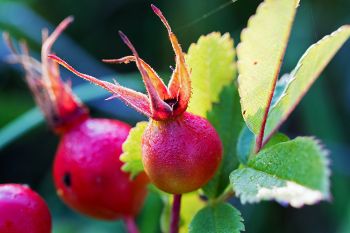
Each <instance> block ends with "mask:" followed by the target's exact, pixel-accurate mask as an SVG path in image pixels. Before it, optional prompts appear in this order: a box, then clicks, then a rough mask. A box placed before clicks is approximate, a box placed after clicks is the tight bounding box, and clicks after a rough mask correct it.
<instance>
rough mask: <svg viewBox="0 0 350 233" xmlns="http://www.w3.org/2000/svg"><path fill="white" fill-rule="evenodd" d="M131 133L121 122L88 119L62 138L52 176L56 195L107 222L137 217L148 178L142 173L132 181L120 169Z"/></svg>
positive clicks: (75, 207) (80, 210)
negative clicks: (123, 147) (123, 145)
mask: <svg viewBox="0 0 350 233" xmlns="http://www.w3.org/2000/svg"><path fill="white" fill-rule="evenodd" d="M129 130H130V126H129V125H127V124H125V123H123V122H120V121H116V120H109V119H91V118H89V119H87V120H85V121H83V122H82V123H81V124H79V125H76V126H75V127H73V128H72V129H71V130H70V131H68V132H67V133H65V134H64V135H63V137H62V139H61V141H60V144H59V147H58V150H57V153H56V157H55V161H54V171H53V175H54V180H55V185H56V188H57V193H58V195H59V196H60V197H61V198H62V199H63V200H64V202H65V203H67V205H69V206H70V207H72V208H73V209H75V210H78V211H79V212H81V213H84V214H87V215H89V216H92V217H95V218H99V219H105V220H112V219H116V218H121V217H126V216H135V215H137V213H138V212H139V210H140V209H141V207H142V204H143V200H144V197H145V195H146V185H147V183H148V179H147V177H146V176H145V174H144V173H143V174H140V175H139V176H137V177H136V178H135V179H134V180H132V181H131V180H130V178H129V176H130V175H129V174H127V173H125V172H123V171H122V170H121V169H120V168H121V166H122V162H121V161H120V160H119V156H120V154H121V153H122V149H121V148H122V144H123V142H124V141H125V139H126V138H127V136H128V133H129Z"/></svg>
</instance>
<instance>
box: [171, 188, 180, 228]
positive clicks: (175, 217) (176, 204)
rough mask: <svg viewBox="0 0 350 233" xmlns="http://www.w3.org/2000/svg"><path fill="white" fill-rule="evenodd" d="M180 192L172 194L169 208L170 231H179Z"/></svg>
mask: <svg viewBox="0 0 350 233" xmlns="http://www.w3.org/2000/svg"><path fill="white" fill-rule="evenodd" d="M181 197H182V195H181V194H174V201H173V208H172V209H171V222H170V233H178V232H179V222H180V208H181Z"/></svg>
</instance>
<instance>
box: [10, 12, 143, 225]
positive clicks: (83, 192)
mask: <svg viewBox="0 0 350 233" xmlns="http://www.w3.org/2000/svg"><path fill="white" fill-rule="evenodd" d="M72 20H73V19H72V17H68V18H66V19H65V20H64V21H63V22H62V23H60V24H59V26H58V27H57V28H56V29H55V30H54V31H53V33H52V34H51V35H48V33H47V32H46V31H44V32H43V46H42V51H41V63H40V62H39V61H37V60H35V59H34V58H32V57H30V55H29V52H28V49H27V46H26V44H24V43H22V44H21V52H18V51H17V50H16V49H15V48H14V46H12V44H11V40H10V39H9V38H7V41H8V44H9V47H10V48H12V51H13V55H12V60H14V61H16V62H19V63H21V64H22V65H23V67H24V69H25V71H26V81H27V83H28V86H29V87H30V89H31V91H32V92H33V94H34V97H35V100H36V103H37V105H38V106H39V107H40V108H41V110H42V112H43V113H44V116H45V118H46V120H47V122H48V123H49V125H50V126H51V128H52V129H53V130H54V132H55V133H57V134H58V135H59V136H60V139H61V140H60V143H59V147H58V150H57V153H56V157H55V161H54V165H53V176H54V181H55V185H56V189H57V193H58V195H59V196H60V197H61V198H62V200H63V201H64V202H65V203H66V204H67V205H69V206H70V207H72V208H73V209H75V210H77V211H79V212H80V213H83V214H86V215H88V216H91V217H95V218H99V219H105V220H112V219H117V218H125V219H126V218H130V217H133V216H135V215H137V214H138V212H139V210H140V209H141V207H142V204H143V201H144V199H145V196H146V194H147V189H146V188H147V184H148V178H147V176H146V175H145V174H144V173H143V174H140V175H139V176H138V177H136V178H135V179H134V180H130V179H129V176H130V175H129V174H127V173H124V172H123V171H122V170H121V166H122V162H121V161H120V160H119V156H120V155H121V153H122V144H123V142H124V141H125V139H126V138H127V136H128V133H129V130H130V126H129V125H128V124H126V123H123V122H120V121H117V120H109V119H94V118H90V116H89V112H88V109H87V108H86V107H85V106H84V105H83V104H82V103H81V102H80V100H79V99H78V98H77V97H76V96H75V95H74V94H73V93H72V90H71V88H70V86H69V85H68V84H66V83H64V82H63V81H62V79H61V77H60V73H59V66H58V64H57V63H56V62H54V61H52V60H50V59H48V54H49V53H51V47H52V45H53V43H54V42H55V41H56V40H57V38H58V36H59V35H60V34H61V33H62V31H63V30H64V29H65V28H66V27H67V26H68V25H69V24H70V23H71V22H72Z"/></svg>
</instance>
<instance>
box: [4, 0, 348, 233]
mask: <svg viewBox="0 0 350 233" xmlns="http://www.w3.org/2000/svg"><path fill="white" fill-rule="evenodd" d="M259 2H260V1H256V0H239V1H237V2H236V3H233V4H228V1H226V0H191V1H188V0H177V1H169V0H168V1H166V0H160V1H156V0H154V1H146V0H99V1H97V0H89V1H88V0H80V1H71V0H56V1H50V0H27V1H24V0H23V1H4V0H0V31H9V32H10V33H11V34H12V35H13V36H14V37H15V38H17V39H26V40H27V41H28V42H29V44H30V47H31V49H32V53H33V54H34V55H36V56H37V55H38V54H39V48H40V36H41V28H43V27H49V28H50V29H52V28H53V25H57V24H58V23H59V22H60V21H61V20H62V19H63V18H65V17H66V16H68V15H74V16H75V22H74V23H73V25H72V26H70V27H69V29H68V30H67V31H66V33H65V34H64V36H62V37H61V38H60V39H59V40H58V42H57V44H56V45H55V46H54V51H55V52H56V53H57V54H58V55H60V56H62V57H64V58H65V59H67V60H68V61H69V62H70V63H71V64H72V65H75V66H77V67H79V69H80V70H81V71H84V72H86V73H89V74H93V75H96V76H99V77H109V78H110V77H111V76H115V77H116V78H117V79H118V81H120V82H121V83H122V84H123V85H126V86H131V87H133V88H138V89H141V88H142V85H141V82H140V80H139V78H138V76H137V75H136V76H135V75H134V73H135V72H136V69H135V66H134V65H119V66H116V65H114V66H111V65H105V64H102V63H101V62H100V60H101V59H102V58H117V57H121V56H124V55H128V54H130V52H129V51H128V49H127V48H126V46H125V45H123V43H121V41H120V39H119V38H118V36H117V31H118V30H122V31H124V33H126V34H127V35H128V36H129V37H130V39H131V40H132V41H133V43H134V45H135V46H136V48H137V49H138V51H139V53H140V55H141V56H142V57H143V58H144V59H145V60H146V61H148V62H149V63H150V64H151V65H152V66H153V67H154V68H155V69H156V70H158V71H159V72H161V73H162V72H163V73H169V72H170V68H169V66H170V65H173V63H174V62H173V58H174V55H173V52H172V50H171V47H170V44H169V41H168V39H167V34H166V31H165V29H164V28H163V26H162V24H161V23H160V21H159V20H158V18H157V17H156V16H155V15H154V14H153V12H152V10H151V9H150V7H149V5H150V3H154V4H156V5H157V6H158V7H160V8H161V9H162V10H163V12H164V14H165V15H166V17H167V18H168V20H169V21H170V24H171V25H172V27H173V29H174V31H175V32H176V34H177V36H178V38H179V40H180V42H181V43H182V46H183V48H184V50H185V51H186V50H187V48H188V47H189V45H190V44H191V43H192V42H195V41H197V39H198V37H199V36H200V35H202V34H207V33H209V32H212V31H220V32H222V33H224V32H230V33H231V35H232V36H233V37H234V39H235V43H238V42H239V33H240V31H241V30H242V29H243V28H244V27H245V25H246V22H247V20H248V18H249V16H250V15H252V14H253V13H254V12H255V9H256V7H257V6H258V4H259ZM224 6H225V7H224ZM211 13H213V14H211ZM349 23H350V1H349V0H332V1H329V0H304V1H302V2H301V7H300V9H299V12H298V14H297V18H296V22H295V25H294V28H293V33H292V37H291V40H290V43H289V47H288V50H287V55H286V58H285V63H284V66H283V69H282V73H284V72H289V71H291V70H292V69H293V68H294V66H295V65H296V63H297V61H298V59H299V58H300V56H301V55H302V54H303V53H304V51H305V50H306V49H307V48H308V46H310V45H311V44H312V43H314V42H316V41H317V40H319V39H320V38H322V37H323V36H324V35H326V34H329V33H331V32H332V31H334V30H336V29H337V28H338V27H339V26H341V25H343V24H349ZM7 55H8V50H7V49H6V48H5V46H4V44H3V42H2V41H0V77H1V78H0V129H5V127H7V128H6V129H7V130H8V131H7V134H6V135H10V134H11V133H20V132H21V131H23V132H26V133H24V134H23V135H21V137H19V138H16V139H15V140H10V139H11V138H10V137H9V136H8V137H7V138H4V137H1V136H0V142H1V140H2V142H5V140H8V141H7V142H8V143H7V145H6V146H4V147H2V148H0V183H8V182H15V183H26V184H29V185H30V186H31V187H33V188H34V189H35V190H38V191H39V193H40V194H42V195H43V196H44V197H45V199H46V200H47V201H48V204H49V206H50V209H51V211H52V213H53V217H54V233H71V232H72V233H73V232H74V233H90V232H91V233H104V232H106V233H107V232H125V230H124V227H123V224H122V223H121V222H101V221H95V220H91V219H88V218H86V217H83V216H81V215H78V214H76V213H74V212H72V211H71V210H69V209H68V208H66V207H65V206H64V205H63V204H62V203H61V201H60V200H58V198H57V197H56V195H55V191H54V188H53V184H52V178H51V164H52V160H53V156H54V153H55V148H56V145H57V142H58V139H57V138H56V137H55V135H53V134H52V133H51V132H50V131H49V129H48V128H47V127H46V125H45V124H43V123H40V119H41V116H40V114H38V112H37V111H35V110H34V111H32V112H30V113H29V114H27V115H25V117H24V118H23V117H22V120H21V121H17V122H16V124H14V125H12V126H9V124H10V123H12V124H13V123H14V120H15V119H17V118H18V117H19V116H21V115H22V114H24V113H26V112H27V111H29V110H31V109H32V108H33V107H34V102H33V100H32V97H31V95H30V93H29V91H28V89H27V87H26V85H25V83H24V81H23V77H22V76H23V74H22V72H21V69H20V67H18V66H13V65H9V64H6V63H5V62H4V58H5V57H6V56H7ZM63 76H64V77H65V78H68V79H70V78H72V77H73V75H72V74H69V73H67V72H65V71H63ZM72 82H73V85H74V86H79V88H78V92H79V95H80V96H81V97H83V98H84V99H85V100H88V101H87V104H88V105H89V107H91V109H92V115H93V116H96V117H100V116H103V117H115V118H119V119H122V120H125V121H128V122H129V123H131V124H135V122H137V121H138V120H140V119H142V118H143V117H142V116H140V115H139V114H137V113H136V112H134V111H133V110H130V109H128V108H126V107H125V106H124V105H123V104H122V103H120V102H119V101H118V100H111V101H104V99H105V98H106V97H107V93H106V92H104V91H102V90H100V89H98V88H95V87H93V86H92V85H86V84H85V86H84V85H83V86H81V84H84V82H82V81H81V80H79V79H77V78H72ZM349 120H350V43H349V42H348V43H347V44H346V45H345V46H344V47H343V48H342V50H341V51H340V52H339V53H338V54H337V56H336V57H335V59H334V60H333V61H332V63H331V64H330V65H329V66H328V68H327V69H326V70H325V72H324V73H323V74H322V77H321V78H320V79H319V80H318V81H317V82H316V84H315V85H314V86H313V87H312V89H311V91H310V92H309V93H308V94H307V95H306V97H305V98H304V99H303V101H302V102H301V104H300V105H299V106H298V108H297V109H296V111H295V112H294V113H293V114H292V116H291V118H290V119H289V121H288V122H287V123H286V124H285V126H284V128H283V131H284V132H285V133H287V134H288V135H289V136H290V137H295V136H296V135H315V136H316V137H318V138H320V139H321V140H322V142H323V143H324V144H325V145H326V147H327V148H328V149H329V150H330V151H331V160H332V164H331V166H332V187H331V189H332V193H333V198H332V200H331V202H329V203H320V204H318V205H315V206H311V207H304V208H302V209H293V208H290V207H283V206H280V205H279V204H277V203H267V202H264V203H261V204H257V205H244V206H242V205H240V204H239V203H238V201H237V200H235V199H233V200H232V201H233V203H234V204H235V205H236V206H237V207H238V208H239V209H240V210H241V211H242V215H243V217H244V219H245V224H246V232H248V233H260V232H261V233H263V232H270V233H281V232H285V233H289V232H293V233H299V232H305V233H349V232H350V136H349V132H350V123H349ZM28 122H29V123H33V122H37V124H32V125H33V127H31V124H29V123H28ZM27 129H30V130H27ZM3 144H4V143H3ZM161 207H162V203H161V201H160V199H159V197H158V196H157V195H156V194H153V193H151V194H150V195H149V197H148V199H147V203H146V206H145V208H144V211H143V212H142V213H141V215H140V216H139V218H138V224H139V225H140V226H141V231H142V232H149V233H154V232H159V231H160V230H159V221H158V219H157V218H159V214H160V211H161Z"/></svg>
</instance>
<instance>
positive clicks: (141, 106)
mask: <svg viewBox="0 0 350 233" xmlns="http://www.w3.org/2000/svg"><path fill="white" fill-rule="evenodd" d="M152 9H153V11H154V12H155V14H156V15H158V16H159V18H160V19H161V20H162V22H163V24H164V25H165V27H166V29H167V31H168V34H169V38H170V41H171V44H172V47H173V49H174V51H175V55H176V67H175V69H174V72H173V75H172V78H171V80H170V82H169V85H168V86H165V84H164V83H163V81H162V80H161V79H160V78H159V76H158V75H157V73H156V72H155V71H154V70H153V69H152V68H151V67H150V66H149V65H148V64H147V63H146V62H145V61H143V60H142V59H141V58H140V57H139V55H138V53H137V51H136V49H135V48H134V46H133V45H132V44H131V42H130V41H129V39H128V38H127V37H126V36H125V35H124V34H123V33H122V32H119V34H120V36H121V38H122V40H123V41H124V43H125V44H126V45H127V46H128V47H129V48H130V50H131V51H132V53H133V55H132V56H126V57H123V58H120V59H111V60H105V62H109V63H128V62H131V61H132V62H136V65H137V67H138V69H139V71H140V73H141V75H142V78H143V81H144V83H145V86H146V90H147V93H148V96H146V95H144V94H142V93H139V92H135V91H133V90H131V89H128V88H125V87H122V86H120V85H119V84H118V83H115V84H112V83H109V82H105V81H101V80H98V79H96V78H94V77H92V76H89V75H86V74H83V73H80V72H78V71H76V70H75V69H74V68H73V67H72V66H70V65H69V64H67V63H66V62H65V61H63V60H62V59H60V58H58V57H57V56H55V55H49V57H50V58H52V59H53V60H55V61H56V62H58V63H59V64H61V65H63V66H64V67H66V68H67V69H69V70H70V71H72V72H73V73H75V74H76V75H77V76H79V77H81V78H84V79H86V80H88V81H91V82H93V83H95V84H97V85H99V86H101V87H103V88H105V89H106V90H108V91H110V92H111V93H114V94H115V97H117V98H120V99H122V100H123V101H125V102H126V103H127V104H128V105H130V106H132V107H133V108H135V109H136V110H138V111H139V112H141V113H143V114H145V115H146V116H148V117H149V118H151V120H150V122H149V124H148V127H147V129H146V130H145V132H144V134H143V138H142V153H143V155H142V161H143V165H144V167H145V171H146V173H147V175H148V177H149V178H150V180H151V181H152V182H153V183H154V184H155V185H156V186H157V187H158V188H159V189H161V190H163V191H165V192H168V193H173V194H181V193H186V192H191V191H193V190H196V189H198V188H200V187H202V186H203V185H204V184H206V183H207V182H208V181H209V180H210V179H211V178H212V177H213V175H214V173H215V171H216V170H217V168H218V166H219V164H220V162H221V158H222V144H221V141H220V138H219V136H218V134H217V132H216V131H215V129H214V128H213V127H212V126H211V124H210V123H209V122H208V121H207V120H206V119H204V118H202V117H200V116H196V115H193V114H191V113H188V112H186V109H187V106H188V103H189V100H190V96H191V81H190V73H189V71H188V68H187V64H186V62H185V57H184V53H183V52H182V49H181V47H180V45H179V43H178V41H177V38H176V36H175V35H174V33H173V32H172V30H171V28H170V26H169V24H168V22H167V20H166V19H165V17H164V16H163V14H162V13H161V11H160V10H159V9H158V8H156V7H155V6H153V5H152Z"/></svg>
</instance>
